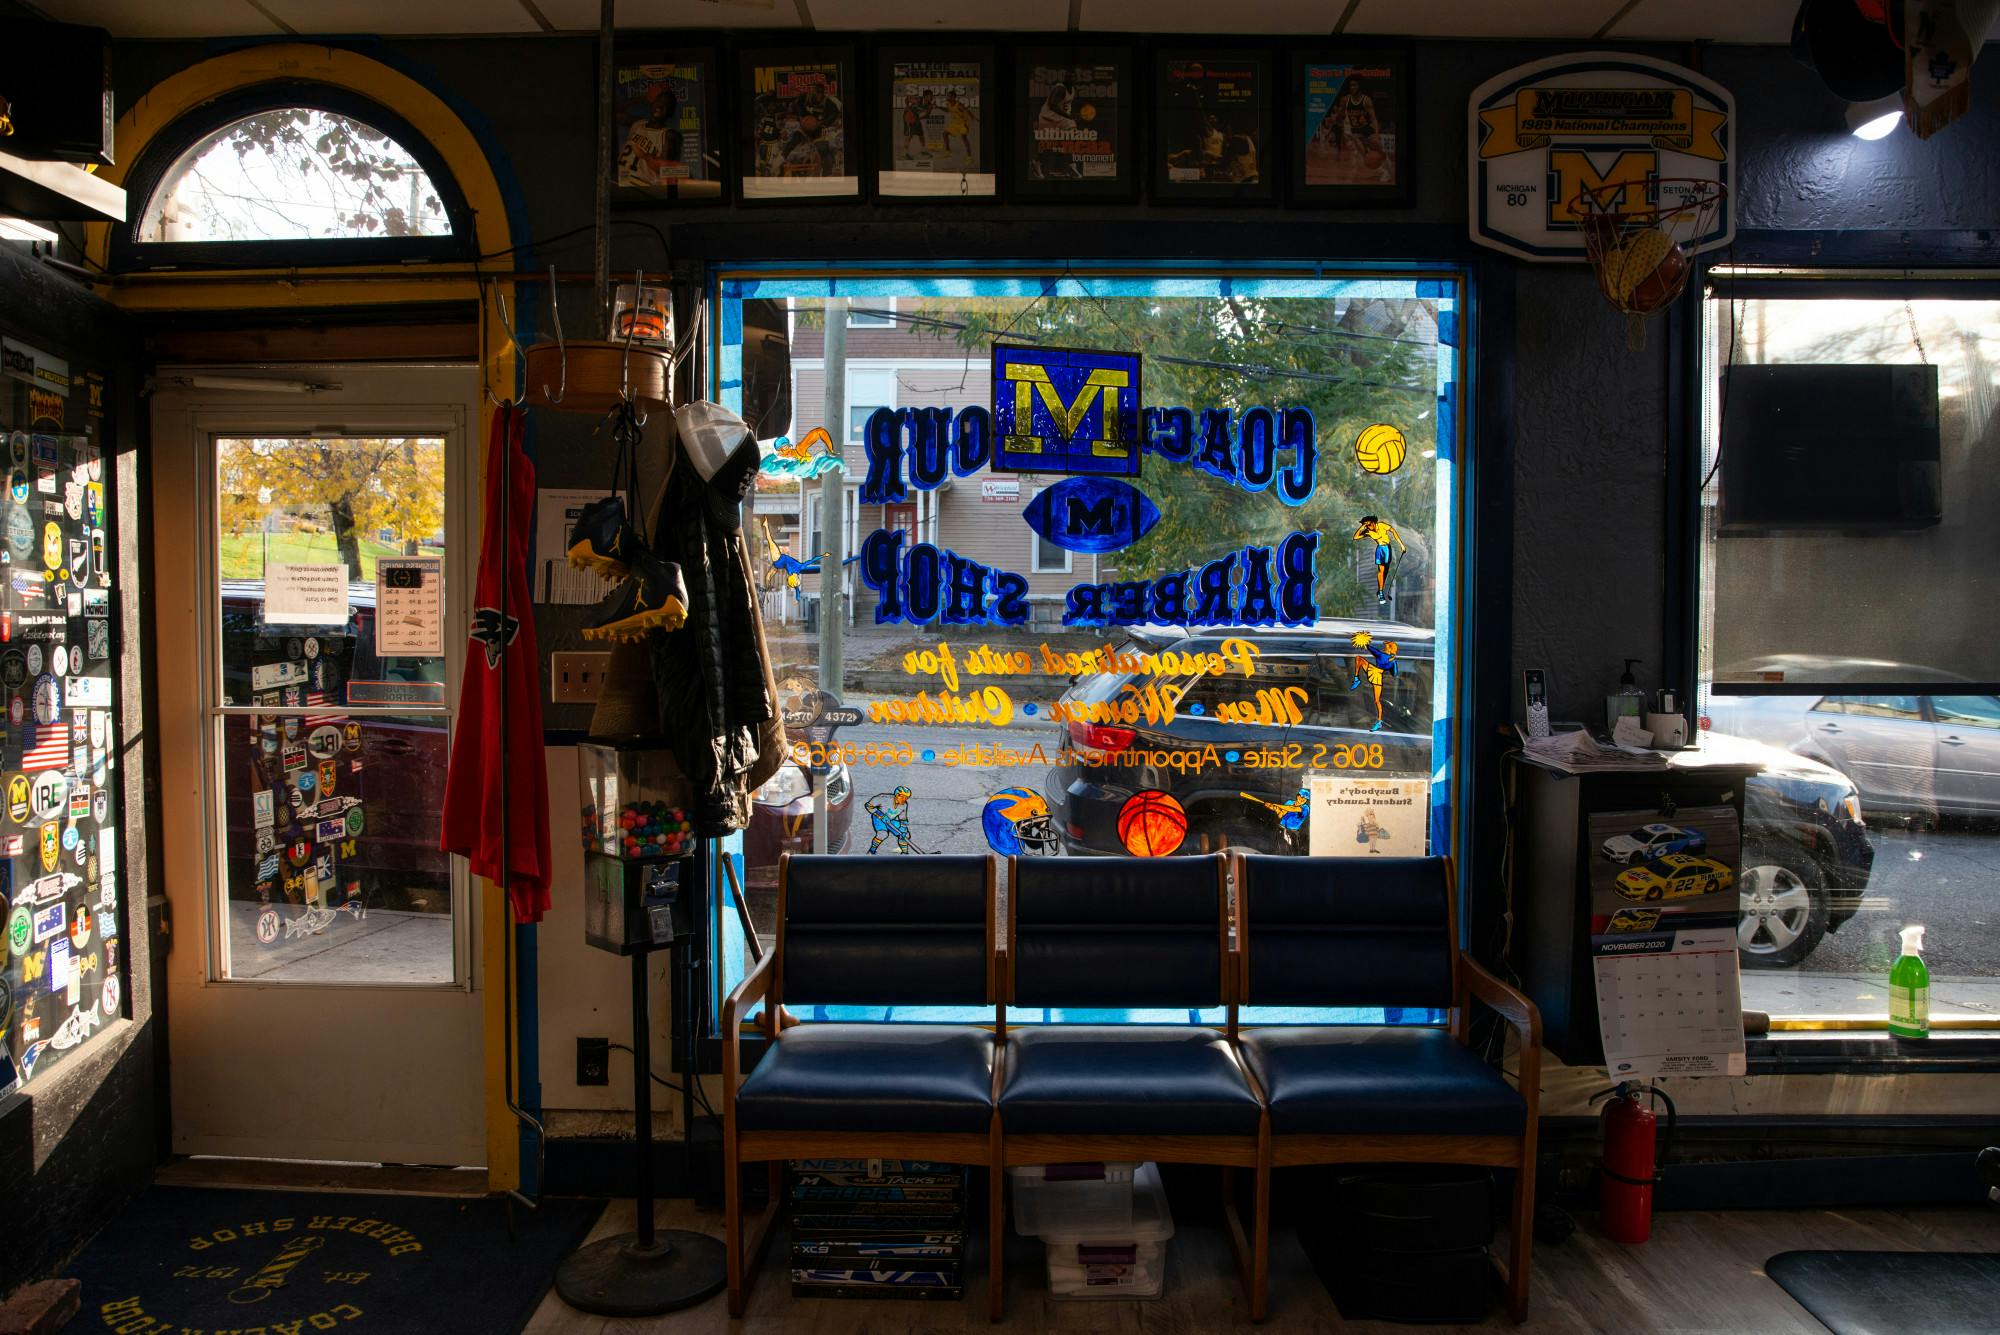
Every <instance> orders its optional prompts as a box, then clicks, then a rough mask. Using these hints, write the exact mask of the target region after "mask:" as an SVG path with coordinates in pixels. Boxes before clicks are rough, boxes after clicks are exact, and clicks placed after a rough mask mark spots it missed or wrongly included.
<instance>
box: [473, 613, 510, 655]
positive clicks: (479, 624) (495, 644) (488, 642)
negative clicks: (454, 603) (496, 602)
mask: <svg viewBox="0 0 2000 1335" xmlns="http://www.w3.org/2000/svg"><path fill="white" fill-rule="evenodd" d="M520 630H521V621H520V618H519V617H510V616H502V615H500V609H499V608H497V607H482V608H479V609H477V610H476V611H474V612H473V614H472V638H473V639H475V640H478V641H479V642H480V643H481V644H483V645H485V646H486V666H487V667H489V668H498V667H499V666H500V655H501V654H502V653H504V652H505V651H506V648H507V646H508V645H510V644H512V643H513V642H514V637H515V636H516V635H517V634H519V633H520Z"/></svg>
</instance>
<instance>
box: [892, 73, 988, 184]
mask: <svg viewBox="0 0 2000 1335" xmlns="http://www.w3.org/2000/svg"><path fill="white" fill-rule="evenodd" d="M979 87H980V67H979V65H978V63H977V62H974V61H956V60H941V61H911V60H898V61H895V62H894V63H893V64H891V65H890V68H889V114H890V118H891V123H892V125H893V126H894V133H893V137H892V139H891V140H890V147H891V149H892V152H891V155H890V164H891V168H892V169H893V170H895V171H899V172H950V173H953V174H957V173H961V172H976V171H978V170H979V169H980V165H979V163H980V158H979V145H980V142H981V139H980V136H981V134H982V122H981V119H980V118H981V117H982V116H983V115H984V114H985V110H986V109H985V108H984V107H982V106H981V105H980V96H979Z"/></svg>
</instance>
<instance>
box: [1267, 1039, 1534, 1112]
mask: <svg viewBox="0 0 2000 1335" xmlns="http://www.w3.org/2000/svg"><path fill="white" fill-rule="evenodd" d="M1237 1042H1238V1043H1239V1044H1240V1045H1241V1047H1242V1049H1243V1059H1244V1060H1245V1061H1246V1062H1247V1063H1248V1064H1249V1066H1250V1070H1251V1071H1252V1072H1253V1073H1254V1074H1255V1075H1256V1077H1257V1080H1258V1083H1260V1084H1261V1085H1262V1086H1263V1088H1264V1096H1265V1097H1266V1098H1267V1099H1269V1100H1270V1101H1271V1133H1272V1134H1273V1135H1287V1134H1300V1133H1303V1134H1308V1135H1362V1134H1385V1133H1386V1134H1391V1135H1451V1134H1458V1135H1467V1136H1503V1135H1504V1136H1517V1135H1519V1134H1521V1130H1522V1127H1523V1126H1524V1125H1525V1123H1526V1121H1527V1105H1526V1104H1524V1103H1523V1102H1522V1101H1521V1096H1520V1095H1519V1094H1517V1093H1516V1092H1515V1091H1514V1087H1513V1086H1512V1085H1509V1084H1508V1083H1507V1082H1506V1081H1505V1080H1504V1079H1502V1078H1501V1075H1500V1072H1498V1071H1497V1070H1495V1069H1494V1068H1493V1067H1491V1066H1489V1065H1487V1064H1486V1062H1485V1061H1483V1060H1482V1059H1481V1058H1480V1057H1479V1055H1478V1054H1477V1053H1475V1052H1473V1051H1472V1050H1471V1049H1469V1048H1467V1047H1465V1046H1464V1045H1462V1044H1460V1043H1459V1042H1457V1041H1456V1040H1455V1039H1453V1038H1452V1036H1451V1034H1450V1033H1449V1032H1448V1031H1446V1030H1443V1029H1430V1028H1422V1027H1418V1026H1397V1027H1391V1028H1365V1027H1351V1026H1347V1025H1328V1026H1323V1027H1312V1028H1272V1029H1246V1030H1244V1031H1243V1032H1242V1033H1241V1034H1240V1035H1238V1038H1237Z"/></svg>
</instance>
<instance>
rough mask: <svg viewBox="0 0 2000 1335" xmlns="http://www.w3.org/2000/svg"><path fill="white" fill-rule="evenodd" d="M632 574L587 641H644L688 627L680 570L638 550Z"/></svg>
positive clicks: (586, 636)
mask: <svg viewBox="0 0 2000 1335" xmlns="http://www.w3.org/2000/svg"><path fill="white" fill-rule="evenodd" d="M635 547H636V544H635ZM631 572H632V577H631V578H630V579H628V580H626V581H625V587H624V588H623V589H620V590H619V591H618V598H617V601H616V602H614V603H613V604H612V606H611V611H610V612H609V613H608V614H607V615H606V616H605V617H604V619H603V620H602V621H600V622H598V623H597V624H596V625H594V626H586V627H584V629H583V638H584V639H586V640H626V641H629V640H641V639H644V638H645V637H646V636H647V635H649V634H651V633H652V632H653V631H656V630H679V629H680V628H681V626H682V625H683V624H685V623H686V621H687V605H688V594H687V584H686V583H685V582H684V581H683V580H682V579H681V568H680V567H679V566H677V565H675V564H674V563H673V562H672V561H662V560H661V559H660V558H659V557H657V556H654V555H653V554H652V553H651V552H649V551H646V550H644V549H643V548H639V549H637V550H636V552H635V554H634V555H633V557H632V561H631Z"/></svg>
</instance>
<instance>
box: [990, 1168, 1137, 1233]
mask: <svg viewBox="0 0 2000 1335" xmlns="http://www.w3.org/2000/svg"><path fill="white" fill-rule="evenodd" d="M1138 1170H1139V1165H1138V1164H1136V1163H1056V1164H1029V1165H1026V1166H1024V1167H1019V1168H1009V1169H1008V1170H1007V1176H1008V1177H1010V1178H1012V1179H1013V1180H1014V1231H1015V1232H1016V1233H1019V1234H1020V1235H1021V1236H1022V1237H1024V1238H1036V1237H1040V1236H1042V1234H1043V1233H1044V1232H1045V1231H1046V1230H1047V1228H1048V1227H1049V1226H1050V1223H1051V1222H1053V1223H1054V1224H1055V1225H1056V1226H1059V1227H1062V1228H1085V1229H1096V1230H1099V1231H1102V1232H1110V1233H1116V1232H1121V1231H1123V1230H1125V1229H1128V1228H1130V1227H1132V1176H1133V1174H1134V1173H1136V1172H1138Z"/></svg>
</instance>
